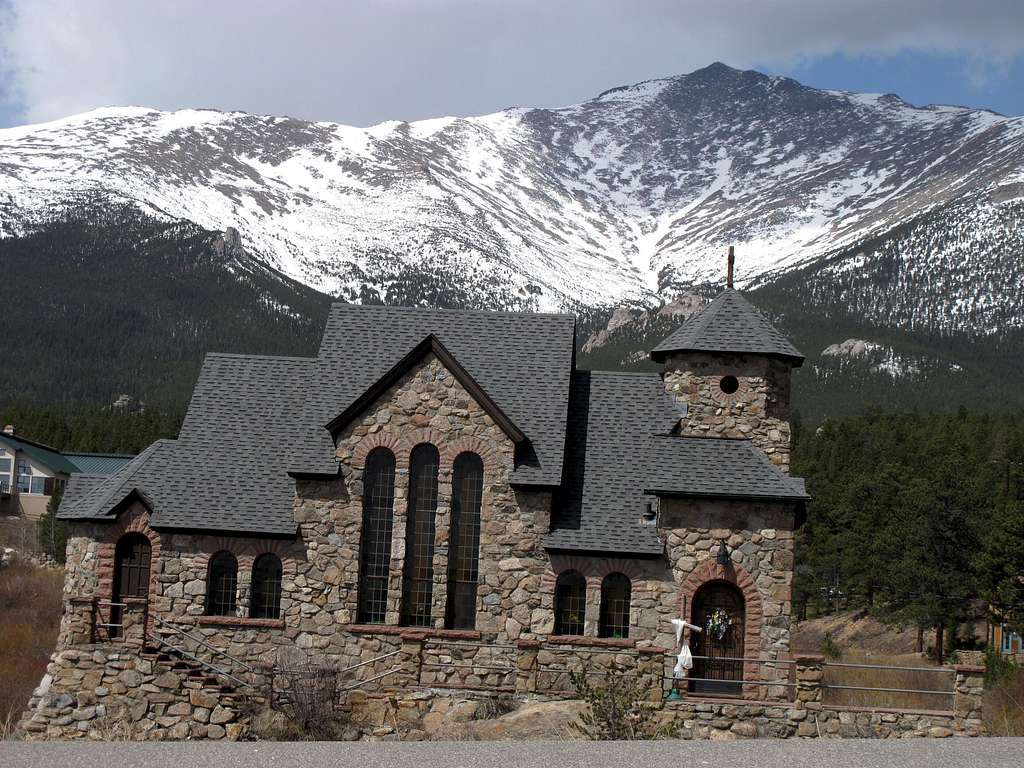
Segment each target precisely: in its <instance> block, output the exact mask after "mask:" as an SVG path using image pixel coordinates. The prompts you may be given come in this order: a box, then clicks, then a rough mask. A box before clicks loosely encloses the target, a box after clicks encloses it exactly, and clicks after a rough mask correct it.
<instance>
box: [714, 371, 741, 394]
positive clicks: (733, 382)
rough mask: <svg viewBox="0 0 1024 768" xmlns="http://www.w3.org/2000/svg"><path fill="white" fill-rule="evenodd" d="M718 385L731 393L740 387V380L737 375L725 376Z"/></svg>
mask: <svg viewBox="0 0 1024 768" xmlns="http://www.w3.org/2000/svg"><path fill="white" fill-rule="evenodd" d="M718 387H719V389H721V390H722V391H723V392H725V394H727V395H731V394H734V393H735V392H736V390H738V389H739V388H740V382H739V380H738V379H737V378H736V377H735V376H723V377H722V378H721V379H719V381H718Z"/></svg>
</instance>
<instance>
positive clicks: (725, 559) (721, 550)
mask: <svg viewBox="0 0 1024 768" xmlns="http://www.w3.org/2000/svg"><path fill="white" fill-rule="evenodd" d="M715 562H716V563H718V564H719V565H729V563H731V562H732V558H731V557H729V548H728V547H726V546H725V539H722V543H721V544H719V545H718V554H717V555H715Z"/></svg>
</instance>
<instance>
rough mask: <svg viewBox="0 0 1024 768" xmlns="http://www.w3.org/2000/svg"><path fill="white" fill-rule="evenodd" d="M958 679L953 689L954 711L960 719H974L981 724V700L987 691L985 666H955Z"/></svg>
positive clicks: (977, 723)
mask: <svg viewBox="0 0 1024 768" xmlns="http://www.w3.org/2000/svg"><path fill="white" fill-rule="evenodd" d="M953 669H954V670H955V672H956V680H955V682H954V689H953V711H954V713H955V715H956V717H957V718H958V719H963V720H974V721H977V722H976V723H972V724H971V725H979V726H980V724H981V702H982V696H983V694H984V692H985V668H984V667H980V666H974V665H973V664H957V665H956V666H954V667H953Z"/></svg>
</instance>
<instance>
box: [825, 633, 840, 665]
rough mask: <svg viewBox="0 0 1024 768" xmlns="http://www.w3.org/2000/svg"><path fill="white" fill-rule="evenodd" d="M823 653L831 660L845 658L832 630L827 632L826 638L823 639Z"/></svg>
mask: <svg viewBox="0 0 1024 768" xmlns="http://www.w3.org/2000/svg"><path fill="white" fill-rule="evenodd" d="M821 655H822V656H824V657H825V658H826V659H828V660H829V661H839V660H840V659H841V658H843V649H842V648H841V647H840V646H839V643H837V642H836V641H835V639H834V638H833V637H832V633H831V632H829V633H827V634H826V635H825V639H824V640H822V641H821Z"/></svg>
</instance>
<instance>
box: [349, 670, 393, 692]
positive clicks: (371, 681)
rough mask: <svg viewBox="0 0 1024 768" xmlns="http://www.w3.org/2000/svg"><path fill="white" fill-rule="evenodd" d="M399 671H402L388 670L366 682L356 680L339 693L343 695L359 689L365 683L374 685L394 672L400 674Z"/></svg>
mask: <svg viewBox="0 0 1024 768" xmlns="http://www.w3.org/2000/svg"><path fill="white" fill-rule="evenodd" d="M401 671H402V668H401V667H395V668H394V669H390V670H388V671H387V672H385V673H384V674H381V675H377V676H376V677H370V678H367V679H366V680H358V681H356V682H355V683H353V684H352V685H346V686H345V687H344V688H342V689H341V692H342V693H344V692H346V691H353V690H355V689H356V688H359V687H360V686H363V685H366V684H367V683H375V682H376V681H378V680H380V679H381V678H384V677H387V676H388V675H393V674H395V673H396V672H401Z"/></svg>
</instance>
